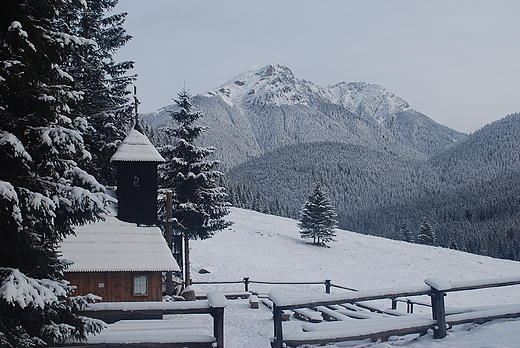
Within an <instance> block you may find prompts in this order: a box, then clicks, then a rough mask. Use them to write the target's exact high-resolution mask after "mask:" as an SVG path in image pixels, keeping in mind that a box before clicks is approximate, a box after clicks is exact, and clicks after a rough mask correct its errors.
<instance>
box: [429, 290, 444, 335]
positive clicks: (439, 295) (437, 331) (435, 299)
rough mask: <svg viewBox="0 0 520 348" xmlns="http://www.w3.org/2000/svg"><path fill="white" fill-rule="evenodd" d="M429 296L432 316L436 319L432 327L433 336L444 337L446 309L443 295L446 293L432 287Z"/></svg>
mask: <svg viewBox="0 0 520 348" xmlns="http://www.w3.org/2000/svg"><path fill="white" fill-rule="evenodd" d="M430 296H431V301H432V316H433V319H434V320H437V324H436V325H435V327H434V329H433V338H444V337H446V309H445V307H444V296H446V293H445V292H442V291H438V290H436V289H434V288H432V293H431V295H430Z"/></svg>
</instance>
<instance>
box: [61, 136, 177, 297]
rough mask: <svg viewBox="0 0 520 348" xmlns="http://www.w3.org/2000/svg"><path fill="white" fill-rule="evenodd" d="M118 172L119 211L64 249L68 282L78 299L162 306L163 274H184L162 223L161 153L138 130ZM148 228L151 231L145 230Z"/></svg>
mask: <svg viewBox="0 0 520 348" xmlns="http://www.w3.org/2000/svg"><path fill="white" fill-rule="evenodd" d="M111 162H113V163H115V165H116V167H117V199H118V204H117V206H112V207H111V208H112V209H111V213H110V214H109V215H107V216H106V217H105V221H99V222H96V223H91V224H87V225H84V226H80V227H77V228H76V229H75V232H76V235H75V236H68V237H67V238H66V239H65V240H64V241H63V242H62V243H61V244H60V251H61V253H62V257H63V258H64V259H66V260H69V261H72V262H73V264H72V265H71V266H70V267H69V268H68V269H67V270H66V271H65V275H64V278H65V279H66V280H68V281H70V282H71V284H72V285H75V286H76V287H77V289H76V292H75V295H86V294H88V293H92V294H95V295H98V296H101V297H102V300H103V301H110V302H113V301H125V302H128V301H160V300H161V299H162V273H163V272H167V271H179V270H180V269H179V266H178V264H177V262H176V261H175V259H174V257H173V256H172V253H171V251H170V249H169V248H168V246H167V244H166V241H165V239H164V237H163V235H162V232H161V230H160V229H159V228H158V227H156V226H153V225H154V224H155V223H156V222H157V165H158V164H159V163H161V162H164V159H163V158H162V157H161V155H160V154H159V152H158V151H157V149H156V148H155V147H154V146H153V145H152V143H151V142H150V140H149V139H148V138H147V137H146V136H145V135H144V134H142V133H141V132H140V131H138V130H136V129H135V128H132V129H131V130H130V132H129V133H128V135H127V137H126V138H125V139H124V141H123V142H122V144H121V145H120V147H119V148H118V150H117V151H116V153H115V154H114V156H113V157H112V159H111ZM143 225H148V226H143Z"/></svg>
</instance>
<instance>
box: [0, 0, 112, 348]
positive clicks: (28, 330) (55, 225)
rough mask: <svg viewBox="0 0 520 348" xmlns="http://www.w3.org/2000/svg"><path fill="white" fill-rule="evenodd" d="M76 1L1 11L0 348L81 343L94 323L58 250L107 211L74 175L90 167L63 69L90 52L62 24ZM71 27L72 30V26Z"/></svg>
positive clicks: (95, 188) (92, 188)
mask: <svg viewBox="0 0 520 348" xmlns="http://www.w3.org/2000/svg"><path fill="white" fill-rule="evenodd" d="M81 3H82V2H81V1H77V2H75V1H69V2H65V1H58V0H40V1H34V0H26V1H2V2H0V13H2V16H0V163H1V164H2V165H1V166H0V221H1V223H0V312H1V313H2V314H1V316H0V346H2V347H17V348H19V347H39V346H44V345H48V344H51V343H53V342H54V341H62V340H65V339H68V338H76V339H83V338H84V337H85V335H86V333H88V332H97V331H99V330H100V329H101V328H102V323H101V322H99V321H95V320H90V319H88V318H85V317H81V316H78V315H77V314H74V311H75V310H78V309H80V308H82V306H84V305H85V304H86V299H85V298H77V297H76V298H72V297H69V295H70V294H71V293H72V290H73V289H72V287H70V286H68V285H67V283H66V282H63V281H60V280H59V279H60V276H61V275H62V271H63V269H64V268H65V267H66V266H67V264H66V263H65V262H64V261H62V260H60V259H59V258H58V253H57V251H56V248H57V245H58V243H59V242H60V241H61V240H62V239H63V238H64V237H65V236H67V235H69V234H71V233H73V229H72V228H73V226H74V225H80V224H84V223H86V222H89V221H95V220H97V219H99V218H100V217H101V214H102V213H103V212H104V211H105V209H104V207H105V202H106V199H108V197H107V196H106V195H105V194H104V187H103V186H102V185H100V184H99V183H98V182H97V181H96V180H95V179H94V178H93V177H92V176H91V175H89V174H87V172H85V171H84V170H82V169H80V165H84V164H85V163H86V162H87V161H88V160H89V158H90V155H89V153H88V152H87V151H86V149H85V147H84V143H83V139H82V132H83V131H84V130H85V125H86V120H85V119H84V118H77V119H71V118H69V117H68V116H69V115H68V112H69V110H70V108H71V106H72V105H73V104H74V103H75V102H76V101H78V100H79V99H80V98H81V95H82V91H80V90H77V89H75V88H74V86H73V78H72V77H71V75H70V74H68V73H67V68H68V66H69V59H71V58H72V57H75V58H76V57H77V55H79V54H80V50H81V48H82V47H84V46H85V45H91V44H92V42H91V41H89V40H85V39H84V38H82V37H79V36H76V35H75V34H74V29H73V28H72V27H71V24H70V23H69V22H68V21H67V19H68V17H67V14H68V13H71V9H73V8H80V6H82V5H81ZM72 25H73V24H72Z"/></svg>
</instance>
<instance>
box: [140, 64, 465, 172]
mask: <svg viewBox="0 0 520 348" xmlns="http://www.w3.org/2000/svg"><path fill="white" fill-rule="evenodd" d="M194 104H195V105H196V107H197V108H198V110H200V111H202V112H203V113H204V114H205V117H204V118H203V119H201V121H200V122H201V125H204V126H208V127H209V131H208V132H207V134H205V135H204V137H203V139H202V144H203V145H206V144H208V145H212V146H215V147H216V148H217V151H216V153H215V156H216V158H217V159H219V160H221V161H222V162H223V163H224V165H225V167H226V168H227V169H229V168H232V167H234V166H236V165H238V164H240V163H243V162H244V161H246V160H248V159H250V158H254V157H256V156H259V155H262V154H264V153H266V152H268V151H271V150H274V149H276V148H279V147H282V146H286V145H291V144H298V143H306V142H317V141H318V142H319V141H338V142H344V143H352V144H364V143H373V144H381V145H382V146H391V147H394V148H397V147H400V148H401V151H402V152H403V155H404V156H416V157H418V158H424V157H425V156H427V157H428V156H431V155H432V154H435V153H437V152H438V151H440V150H442V149H444V148H446V147H449V146H451V145H453V144H454V143H456V142H457V141H460V140H462V139H464V138H465V137H466V136H467V135H465V134H463V133H460V132H457V131H455V130H452V129H450V128H448V127H446V126H442V125H440V124H438V123H436V122H434V121H433V120H431V119H430V118H429V117H427V116H426V115H423V114H421V113H420V112H418V111H416V110H414V109H411V108H410V107H409V105H408V103H407V102H406V101H404V100H403V99H401V98H399V97H397V96H396V95H394V94H392V93H390V92H388V91H387V90H386V89H384V88H383V87H381V86H378V85H371V84H368V83H364V82H354V83H346V82H340V83H338V84H336V85H333V86H328V87H325V88H324V87H320V86H318V85H315V84H314V83H312V82H310V81H307V80H304V79H298V78H296V77H295V76H294V74H293V73H292V71H291V70H290V69H289V68H288V67H285V66H282V65H277V64H271V65H267V66H264V67H260V68H258V67H256V68H251V69H248V70H246V71H244V72H242V73H240V74H238V75H236V76H234V77H233V78H232V79H230V80H229V81H227V82H226V83H224V84H222V85H220V86H219V87H217V88H215V89H212V90H209V91H207V92H205V93H202V94H199V95H197V96H195V97H194ZM169 108H172V107H171V106H169V107H168V106H167V107H164V108H162V109H160V110H159V111H158V112H157V113H153V114H147V115H143V119H144V120H145V122H147V123H149V124H151V125H152V126H154V127H160V126H166V125H167V124H168V121H169V115H168V112H167V110H168V109H169Z"/></svg>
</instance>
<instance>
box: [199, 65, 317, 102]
mask: <svg viewBox="0 0 520 348" xmlns="http://www.w3.org/2000/svg"><path fill="white" fill-rule="evenodd" d="M318 89H319V87H317V86H314V85H313V84H312V83H310V82H307V81H302V80H299V79H296V78H295V77H294V74H293V72H292V71H291V69H289V68H288V67H286V66H283V65H279V64H270V65H266V66H264V67H254V68H251V69H248V70H246V71H244V72H242V73H240V74H238V75H236V76H235V77H233V78H232V79H231V80H229V81H228V82H226V83H224V84H223V85H221V86H219V87H217V88H216V89H214V90H211V91H208V92H206V93H205V94H204V96H207V97H213V96H220V97H221V98H222V99H223V100H224V101H225V102H226V103H228V104H229V105H232V106H233V105H236V104H237V102H238V101H245V102H247V103H266V104H272V105H293V104H305V105H307V104H308V99H309V93H308V92H309V91H310V90H314V91H317V90H318Z"/></svg>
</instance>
